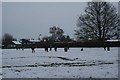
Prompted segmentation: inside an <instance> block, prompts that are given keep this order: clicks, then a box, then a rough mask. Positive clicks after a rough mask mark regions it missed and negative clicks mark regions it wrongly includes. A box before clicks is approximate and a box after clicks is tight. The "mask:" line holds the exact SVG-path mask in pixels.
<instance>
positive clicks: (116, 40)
mask: <svg viewBox="0 0 120 80" xmlns="http://www.w3.org/2000/svg"><path fill="white" fill-rule="evenodd" d="M118 41H120V40H118V39H115V40H107V42H118Z"/></svg>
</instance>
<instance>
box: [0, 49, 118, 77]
mask: <svg viewBox="0 0 120 80" xmlns="http://www.w3.org/2000/svg"><path fill="white" fill-rule="evenodd" d="M2 65H3V68H2V75H3V78H90V77H92V78H118V48H111V51H104V49H103V48H84V50H83V51H81V50H80V48H70V49H69V51H68V52H64V50H63V49H62V48H59V49H58V51H57V52H55V51H54V50H52V51H49V52H45V51H44V49H42V48H41V49H35V53H32V51H31V49H25V50H24V51H22V50H16V49H3V51H2Z"/></svg>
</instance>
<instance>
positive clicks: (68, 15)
mask: <svg viewBox="0 0 120 80" xmlns="http://www.w3.org/2000/svg"><path fill="white" fill-rule="evenodd" d="M85 7H86V3H85V2H76V3H73V2H71V3H70V2H66V3H62V2H58V3H55V2H46V3H43V2H3V3H2V34H4V33H10V34H12V35H13V36H14V37H15V38H17V39H21V38H34V39H37V38H38V35H39V34H42V36H47V35H49V28H50V27H51V26H58V27H60V28H62V29H63V30H64V32H65V35H70V37H74V30H75V29H76V24H77V19H78V17H79V15H80V14H83V13H84V9H85Z"/></svg>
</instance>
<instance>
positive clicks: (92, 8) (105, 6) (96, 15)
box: [75, 2, 119, 40]
mask: <svg viewBox="0 0 120 80" xmlns="http://www.w3.org/2000/svg"><path fill="white" fill-rule="evenodd" d="M118 21H119V17H118V12H117V9H116V8H115V7H114V6H113V5H112V4H111V3H110V2H88V5H87V7H86V9H85V14H84V15H81V16H80V17H79V19H78V24H77V27H78V30H75V35H76V38H77V39H86V40H88V39H89V38H91V39H95V40H96V39H97V40H106V39H110V38H113V37H115V36H118V33H117V32H118V31H117V30H118V29H117V28H118V25H119V23H118Z"/></svg>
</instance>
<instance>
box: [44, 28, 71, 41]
mask: <svg viewBox="0 0 120 80" xmlns="http://www.w3.org/2000/svg"><path fill="white" fill-rule="evenodd" d="M49 33H50V34H51V36H47V37H43V40H47V41H48V42H67V41H72V39H71V38H70V37H69V35H64V30H63V29H61V28H59V27H56V26H52V27H50V29H49Z"/></svg>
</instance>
